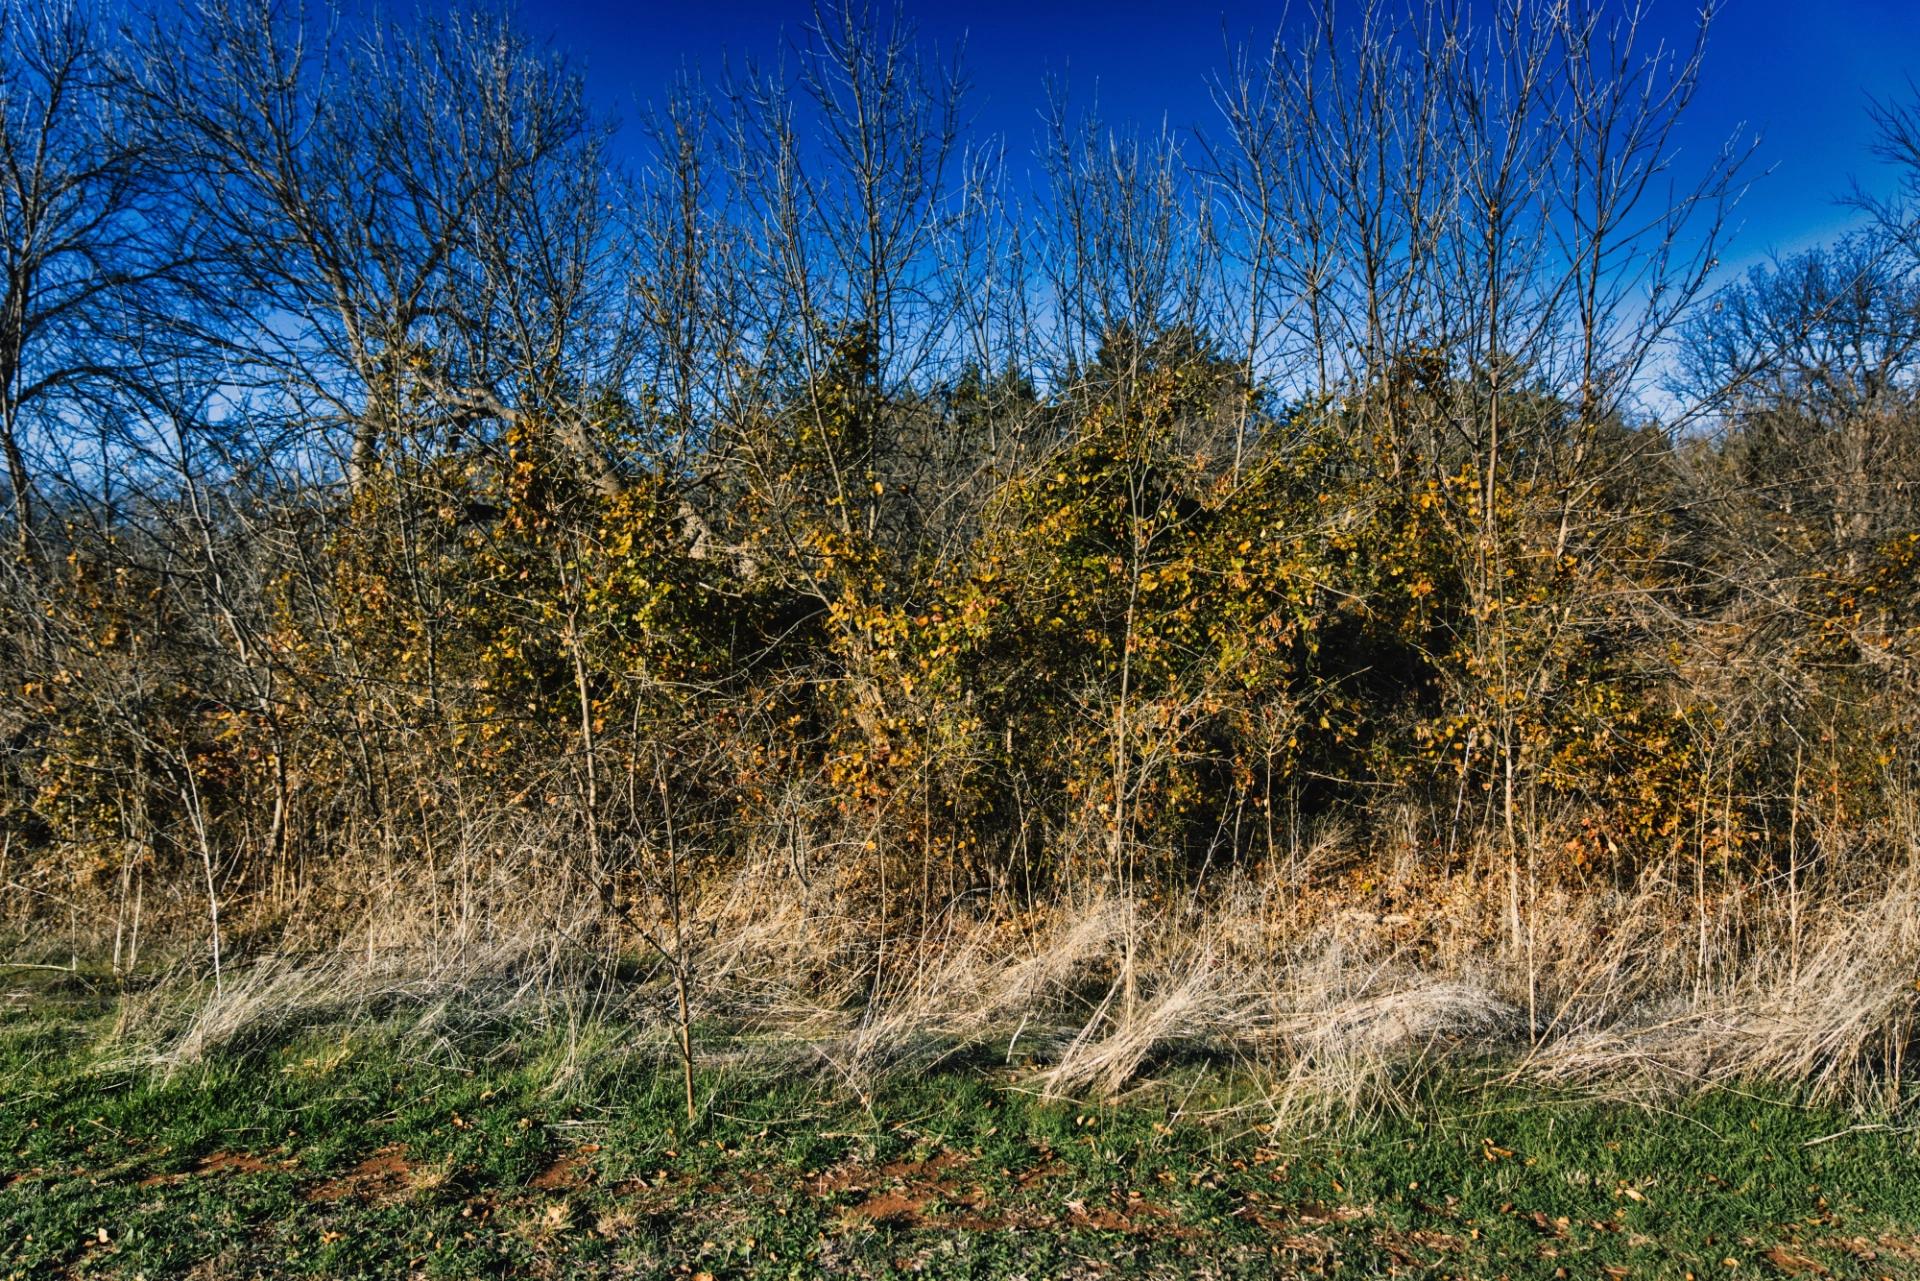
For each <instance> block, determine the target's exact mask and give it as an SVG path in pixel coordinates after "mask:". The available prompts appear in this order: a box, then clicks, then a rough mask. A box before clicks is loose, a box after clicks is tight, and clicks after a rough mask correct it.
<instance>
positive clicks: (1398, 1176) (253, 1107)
mask: <svg viewBox="0 0 1920 1281" xmlns="http://www.w3.org/2000/svg"><path fill="white" fill-rule="evenodd" d="M0 1008H4V1011H5V1012H4V1014H3V1015H0V1276H7V1277H22V1278H36V1279H37V1278H56V1277H126V1278H133V1277H146V1278H151V1279H157V1278H163V1277H206V1278H219V1279H222V1281H224V1279H225V1278H236V1277H292V1276H314V1277H329V1278H348V1277H405V1276H427V1277H458V1276H515V1277H519V1276H530V1277H574V1276H578V1277H600V1276H607V1277H666V1276H686V1277H714V1278H719V1277H789V1276H818V1275H833V1276H842V1275H845V1276H888V1275H894V1274H896V1273H918V1274H926V1275H936V1276H966V1277H1036V1278H1037V1277H1056V1276H1082V1275H1084V1276H1097V1275H1098V1276H1169V1277H1172V1276H1183V1277H1184V1276H1249V1277H1265V1276H1276V1275H1279V1276H1287V1275H1296V1274H1314V1275H1333V1274H1338V1275H1344V1276H1349V1277H1356V1278H1359V1277H1373V1276H1387V1275H1397V1276H1436V1277H1437V1276H1471V1277H1502V1276H1504V1277H1516V1278H1518V1277H1610V1276H1611V1277H1623V1276H1634V1277H1676V1278H1680V1277H1687V1276H1693V1277H1699V1278H1704V1277H1733V1276H1742V1275H1757V1276H1775V1275H1799V1276H1810V1277H1822V1276H1855V1277H1882V1276H1890V1277H1905V1276H1920V1143H1916V1136H1915V1135H1914V1134H1913V1133H1912V1132H1910V1131H1909V1130H1908V1129H1907V1128H1906V1127H1907V1123H1906V1122H1905V1121H1903V1120H1901V1119H1900V1118H1899V1117H1888V1116H1877V1115H1873V1114H1868V1113H1862V1112H1853V1111H1847V1110H1845V1109H1840V1108H1833V1107H1813V1106H1804V1105H1801V1104H1798V1103H1796V1102H1795V1101H1794V1100H1792V1099H1789V1098H1785V1097H1782V1096H1780V1095H1778V1094H1777V1093H1776V1094H1771V1095H1765V1094H1761V1093H1755V1094H1744V1093H1735V1092H1728V1091H1720V1092H1716V1093H1712V1094H1708V1095H1704V1096H1701V1097H1698V1098H1695V1099H1691V1100H1688V1101H1683V1102H1676V1103H1672V1104H1670V1105H1666V1106H1663V1107H1662V1108H1658V1109H1649V1108H1643V1107H1639V1106H1634V1105H1629V1104H1622V1103H1603V1102H1595V1101H1593V1100H1590V1099H1579V1098H1571V1097H1549V1096H1545V1095H1542V1094H1541V1093H1539V1092H1538V1091H1531V1092H1520V1091H1516V1090H1513V1089H1510V1088H1504V1087H1500V1086H1497V1085H1491V1084H1488V1083H1487V1082H1486V1081H1482V1080H1480V1079H1477V1078H1474V1077H1471V1076H1467V1075H1455V1076H1453V1077H1450V1078H1444V1079H1442V1080H1440V1081H1438V1082H1436V1083H1433V1084H1431V1085H1430V1086H1428V1087H1427V1088H1425V1089H1424V1090H1422V1091H1421V1092H1420V1093H1419V1094H1418V1096H1417V1097H1415V1098H1414V1099H1413V1100H1412V1101H1411V1103H1410V1104H1409V1106H1407V1107H1405V1108H1403V1109H1399V1110H1396V1111H1394V1112H1391V1113H1387V1114H1383V1115H1378V1116H1374V1117H1370V1118H1368V1119H1365V1120H1356V1121H1353V1122H1350V1123H1348V1124H1344V1125H1341V1126H1338V1127H1336V1128H1335V1129H1334V1130H1332V1131H1323V1132H1321V1133H1295V1132H1286V1131H1282V1130H1276V1129H1273V1128H1271V1127H1265V1126H1262V1125H1260V1124H1258V1123H1259V1122H1260V1121H1261V1119H1262V1117H1263V1113H1262V1111H1261V1110H1260V1108H1259V1107H1258V1106H1257V1104H1254V1103H1251V1102H1249V1097H1248V1096H1249V1090H1250V1087H1249V1086H1248V1084H1247V1083H1246V1082H1244V1081H1240V1082H1236V1081H1235V1079H1234V1078H1233V1077H1232V1075H1231V1074H1223V1073H1222V1072H1221V1071H1220V1070H1219V1069H1211V1070H1209V1071H1208V1072H1206V1073H1204V1074H1202V1073H1200V1072H1199V1070H1197V1069H1195V1070H1193V1071H1191V1072H1189V1073H1188V1074H1186V1075H1184V1076H1176V1077H1175V1078H1174V1079H1175V1080H1176V1081H1177V1082H1178V1084H1174V1085H1168V1086H1166V1087H1164V1088H1159V1089H1155V1090H1152V1091H1148V1092H1145V1093H1142V1094H1140V1095H1137V1096H1136V1097H1135V1098H1134V1099H1133V1100H1131V1101H1129V1102H1126V1103H1122V1104H1119V1105H1111V1106H1108V1105H1093V1104H1085V1103H1082V1104H1072V1103H1061V1102H1046V1101H1042V1100H1039V1099H1037V1098H1035V1097H1034V1096H1033V1095H1032V1094H1031V1093H1030V1092H1028V1091H1026V1090H1025V1089H1023V1082H1024V1080H1025V1079H1026V1078H1025V1074H1023V1073H1020V1072H1019V1071H1017V1070H1015V1069H1010V1068H1008V1067H1007V1066H1006V1065H1004V1064H1000V1063H997V1062H973V1063H969V1062H958V1061H956V1062H951V1063H950V1064H949V1065H947V1066H945V1067H943V1068H941V1069H939V1070H937V1071H934V1072H931V1073H923V1074H918V1075H914V1076H910V1077H902V1078H901V1079H898V1080H896V1081H894V1082H893V1083H892V1084H891V1085H889V1086H887V1087H885V1088H884V1089H883V1090H882V1092H881V1093H880V1094H879V1095H878V1096H876V1097H874V1098H872V1099H871V1100H870V1104H871V1106H866V1105H863V1104H862V1103H861V1102H859V1101H858V1100H857V1099H854V1098H852V1097H850V1096H849V1095H848V1093H847V1092H846V1091H845V1090H844V1089H835V1088H833V1087H831V1086H830V1085H828V1084H826V1083H824V1082H823V1081H822V1080H821V1079H819V1078H818V1077H817V1076H814V1075H812V1074H811V1073H808V1072H804V1071H791V1072H787V1073H784V1074H783V1073H778V1072H775V1071H773V1070H772V1069H769V1068H766V1067H752V1066H736V1067H731V1068H726V1069H722V1070H717V1071H716V1072H715V1073H714V1074H712V1075H710V1076H708V1077H706V1078H705V1079H703V1080H702V1081H701V1098H702V1100H703V1105H704V1106H703V1113H702V1116H701V1119H700V1121H699V1122H698V1124H696V1125H693V1126H689V1125H688V1124H687V1123H686V1119H685V1116H684V1113H683V1111H682V1102H681V1096H680V1082H679V1080H678V1078H677V1076H676V1075H675V1073H674V1070H673V1068H672V1065H671V1064H670V1063H662V1062H660V1061H658V1060H656V1059H653V1058H650V1057H648V1055H646V1054H641V1053H635V1052H633V1051H631V1050H627V1051H622V1050H619V1049H617V1048H614V1047H613V1038H611V1037H610V1036H609V1035H607V1034H605V1033H601V1034H599V1035H598V1036H597V1037H596V1038H592V1039H589V1040H588V1041H586V1042H579V1041H576V1042H575V1043H574V1044H573V1045H572V1046H571V1047H570V1046H569V1045H568V1044H567V1043H566V1040H565V1039H564V1038H562V1037H559V1036H557V1035H556V1034H554V1033H552V1032H550V1031H549V1032H542V1033H539V1034H538V1035H535V1034H531V1033H529V1034H527V1035H524V1036H521V1035H516V1029H514V1028H512V1027H500V1026H495V1027H492V1028H486V1029H481V1030H476V1031H472V1032H470V1033H469V1035H468V1037H467V1038H466V1039H465V1040H463V1041H462V1042H461V1043H460V1044H459V1045H458V1046H453V1047H449V1046H447V1045H444V1044H443V1045H439V1046H431V1045H426V1044H422V1043H418V1042H414V1041H407V1040H404V1039H401V1038H398V1037H396V1036H394V1035H392V1034H391V1033H389V1032H383V1031H382V1030H381V1029H380V1028H379V1027H378V1026H374V1025H367V1026H363V1027H361V1028H359V1029H358V1030H352V1031H342V1030H340V1029H318V1030H315V1029H309V1030H306V1031H303V1032H301V1033H298V1034H295V1035H290V1036H287V1037H283V1038H279V1039H275V1040H271V1041H267V1042H264V1043H256V1044H253V1045H251V1046H248V1047H243V1048H241V1047H236V1048H232V1049H229V1050H226V1051H223V1052H222V1053H221V1054H219V1055H217V1056H214V1057H213V1058H212V1059H211V1060H210V1061H208V1062H205V1063H201V1064H197V1065H195V1066H192V1067H188V1068H181V1069H177V1070H176V1071H174V1072H173V1073H172V1074H171V1076H166V1075H162V1074H159V1073H156V1072H154V1071H152V1070H151V1069H148V1068H143V1067H116V1066H113V1064H112V1047H111V1043H110V1041H109V1039H108V1037H107V1033H108V1031H109V1029H110V1028H111V1025H112V1021H113V1017H114V1009H113V1005H112V1003H111V1001H110V1000H108V999H107V998H105V997H102V996H98V995H94V994H90V993H88V992H85V991H83V990H77V989H76V990H68V991H66V992H64V993H63V992H61V991H58V990H54V989H51V988H48V987H46V986H44V985H43V986H42V987H41V988H40V989H38V990H36V991H35V992H34V993H33V994H32V995H31V996H26V995H22V994H20V993H15V995H14V996H13V998H12V999H11V1000H10V1001H8V1002H7V1003H5V1004H4V1006H0ZM569 1064H570V1065H571V1066H572V1069H573V1070H572V1071H571V1072H569V1073H566V1074H565V1079H564V1081H563V1082H561V1083H559V1084H556V1082H555V1078H556V1074H557V1073H559V1069H560V1068H561V1066H562V1065H569Z"/></svg>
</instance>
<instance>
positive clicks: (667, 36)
mask: <svg viewBox="0 0 1920 1281" xmlns="http://www.w3.org/2000/svg"><path fill="white" fill-rule="evenodd" d="M884 2H885V0H883V3H884ZM1646 3H1647V4H1648V8H1649V14H1650V28H1651V29H1652V30H1656V31H1659V32H1661V33H1663V34H1669V35H1670V36H1671V37H1672V39H1674V40H1675V41H1679V42H1686V41H1688V40H1690V38H1691V34H1692V30H1693V24H1694V21H1695V16H1696V14H1697V11H1698V7H1699V6H1698V3H1697V0H1646ZM1284 8H1285V7H1284V5H1282V4H1278V3H1268V4H1250V3H1241V2H1240V0H1227V2H1223V0H1190V2H1187V3H1177V4H1169V3H1146V2H1144V0H1107V2H1106V3H1087V2H1085V0H1075V2H1071V3H1067V2H1060V0H1051V2H1050V0H1029V2H1028V3H1014V2H1012V0H990V2H987V3H973V4H951V3H949V4H941V3H929V2H928V0H908V2H907V5H906V12H907V15H908V17H909V19H910V20H911V21H912V22H913V23H914V24H915V25H916V26H917V28H918V29H919V31H920V34H921V36H922V38H923V39H925V40H928V41H930V42H932V43H933V44H935V45H937V46H939V47H941V48H943V49H951V48H952V47H953V46H954V45H955V44H956V42H958V41H961V40H964V41H965V53H966V57H965V66H966V68H967V71H968V73H969V77H970V79H971V81H972V84H973V92H972V94H971V97H970V108H971V113H972V116H973V120H974V123H975V127H976V129H977V130H983V131H986V132H989V133H997V134H1000V135H1003V136H1004V137H1005V138H1006V139H1007V141H1008V143H1009V150H1010V151H1011V152H1013V153H1014V154H1016V155H1022V154H1027V153H1030V151H1031V149H1032V145H1033V141H1034V138H1035V136H1036V133H1037V130H1038V123H1039V116H1038V112H1039V108H1040V106H1041V103H1042V100H1043V84H1044V81H1045V78H1046V77H1047V76H1048V75H1049V74H1053V75H1064V76H1065V77H1066V78H1067V80H1068V82H1069V84H1070V85H1071V86H1072V89H1073V96H1074V98H1075V99H1076V101H1078V102H1080V103H1083V104H1084V103H1085V102H1087V101H1088V100H1089V99H1090V98H1091V97H1092V96H1093V94H1094V93H1095V92H1097V94H1098V98H1099V105H1100V108H1101V114H1102V116H1103V117H1105V118H1106V119H1108V120H1109V121H1111V122H1114V123H1120V122H1123V121H1130V122H1134V123H1138V124H1144V125H1151V126H1157V125H1158V124H1159V123H1160V122H1161V121H1162V120H1163V119H1164V120H1165V121H1166V122H1167V123H1169V124H1170V125H1172V126H1174V127H1175V128H1177V129H1185V128H1190V127H1193V126H1200V127H1202V128H1211V127H1212V126H1213V125H1214V123H1215V121H1216V117H1215V113H1214V110H1213V107H1212V104H1211V103H1210V101H1209V100H1208V96H1207V88H1206V78H1207V76H1208V74H1209V73H1210V72H1212V71H1214V70H1216V69H1218V68H1220V67H1222V66H1223V65H1224V64H1225V62H1226V54H1225V49H1226V45H1227V43H1228V42H1229V41H1233V42H1240V41H1244V40H1246V39H1248V38H1249V37H1251V38H1252V39H1253V40H1254V41H1256V42H1257V43H1259V44H1261V45H1262V46H1264V45H1265V44H1266V43H1267V42H1268V41H1270V40H1271V39H1272V36H1273V33H1274V31H1275V29H1276V27H1277V26H1278V25H1279V24H1280V23H1281V22H1282V21H1283V20H1284V18H1285V11H1284ZM521 12H522V18H523V21H524V22H525V24H526V26H527V27H528V28H529V29H530V30H531V31H532V32H533V33H534V34H536V35H544V36H551V37H552V38H553V39H554V41H555V43H556V44H558V45H559V46H560V47H562V48H564V49H566V50H567V51H568V52H569V53H570V54H571V55H572V56H573V57H575V58H576V59H577V60H578V61H579V62H580V63H581V64H583V65H584V67H585V69H586V71H587V74H588V82H589V84H590V85H591V87H592V89H593V91H594V93H595V95H596V96H597V97H599V98H600V99H601V100H602V101H603V102H604V103H606V104H607V105H609V106H617V105H621V104H625V103H631V102H633V101H635V100H638V101H642V102H644V101H647V100H649V99H657V98H658V97H659V96H660V95H661V93H662V91H663V89H664V87H665V85H666V84H667V82H668V79H669V78H670V77H671V76H672V75H673V73H674V72H675V70H676V69H677V68H679V67H680V66H682V65H687V66H691V67H694V68H698V69H701V70H703V71H705V72H707V73H709V74H712V73H714V72H716V71H717V70H718V69H719V67H720V66H721V64H722V61H723V59H725V58H727V57H731V58H733V59H734V60H735V61H736V62H737V61H738V60H739V59H741V58H743V57H746V56H752V57H756V58H760V59H763V60H764V59H768V58H770V57H772V56H773V55H774V54H776V53H777V52H778V51H779V50H780V49H781V47H782V46H783V43H786V42H790V41H791V40H793V39H794V38H795V37H796V35H797V34H798V32H799V30H800V29H801V28H802V27H803V26H804V25H805V23H806V22H807V20H808V17H809V14H810V13H811V7H810V5H809V4H808V3H807V2H806V0H789V2H787V3H776V2H774V0H755V2H753V3H701V2H700V0H677V2H674V3H659V2H658V0H544V2H539V3H536V2H534V0H527V3H526V4H525V6H524V7H523V9H522V11H521ZM1916 81H1920V0H1823V2H1816V3H1802V2H1800V0H1725V4H1724V8H1723V9H1722V11H1721V13H1720V14H1719V15H1718V16H1717V18H1716V19H1715V21H1714V25H1713V28H1712V34H1711V36H1710V39H1709V45H1708V56H1707V64H1706V74H1705V81H1704V84H1703V86H1702V90H1701V95H1700V98H1699V99H1698V100H1697V101H1696V102H1695V104H1694V107H1693V110H1692V111H1691V112H1690V114H1689V117H1688V123H1687V125H1686V127H1685V130H1684V133H1683V136H1682V137H1681V138H1680V147H1681V150H1680V155H1679V163H1680V167H1681V168H1682V169H1683V170H1684V169H1686V168H1688V167H1689V166H1688V165H1687V160H1688V157H1689V156H1690V155H1691V156H1693V157H1695V158H1696V159H1697V161H1698V162H1699V163H1701V164H1705V163H1706V162H1707V161H1709V160H1710V159H1711V158H1712V156H1713V154H1714V153H1715V152H1716V151H1717V150H1718V147H1719V145H1720V143H1721V141H1723V140H1724V139H1725V138H1726V137H1727V136H1728V135H1729V134H1731V133H1733V132H1735V131H1736V130H1738V129H1741V128H1743V127H1744V129H1745V130H1746V131H1747V132H1749V133H1758V134H1759V135H1760V138H1761V149H1760V152H1759V154H1758V156H1757V158H1756V159H1757V163H1756V164H1755V166H1754V168H1753V170H1752V172H1751V177H1752V178H1753V184H1752V187H1751V189H1750V191H1749V193H1748V195H1747V197H1746V199H1745V200H1743V201H1742V203H1741V206H1740V209H1739V212H1738V215H1737V221H1738V223H1739V225H1740V227H1741V232H1740V236H1739V238H1738V240H1737V241H1736V243H1735V244H1734V245H1733V246H1732V247H1731V248H1732V252H1731V253H1730V254H1728V255H1727V256H1726V261H1727V263H1728V265H1729V266H1732V265H1734V264H1737V263H1739V262H1743V261H1753V260H1754V259H1756V258H1758V257H1761V256H1764V255H1766V254H1767V253H1769V252H1773V251H1791V250H1793V249H1796V248H1800V247H1803V246H1805V245H1808V244H1812V243H1815V242H1817V241H1820V240H1823V239H1826V238H1828V237H1830V236H1831V235H1833V234H1834V233H1835V232H1836V231H1838V230H1840V229H1841V228H1842V227H1843V226H1844V225H1845V224H1846V222H1847V221H1848V219H1849V215H1848V213H1847V212H1846V211H1845V210H1843V209H1840V208H1838V207H1836V205H1835V201H1834V197H1835V196H1836V195H1837V194H1838V193H1839V192H1841V191H1842V190H1843V189H1844V188H1845V187H1846V185H1847V183H1848V182H1849V180H1850V179H1852V178H1855V177H1857V178H1859V179H1860V180H1862V182H1863V183H1866V184H1867V185H1869V186H1880V187H1884V186H1885V180H1884V178H1883V177H1882V175H1881V174H1879V173H1878V172H1876V169H1877V166H1876V165H1875V163H1874V161H1873V158H1872V156H1871V155H1870V153H1869V150H1868V148H1869V144H1870V142H1871V139H1872V129H1871V126H1870V124H1869V122H1868V120H1867V116H1866V104H1867V100H1868V95H1869V94H1872V95H1877V96H1880V97H1888V96H1900V95H1904V94H1912V93H1915V92H1920V90H1916V89H1915V88H1913V83H1914V82H1916ZM1763 171H1765V172H1763Z"/></svg>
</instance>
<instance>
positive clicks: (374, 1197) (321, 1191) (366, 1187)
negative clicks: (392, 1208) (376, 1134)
mask: <svg viewBox="0 0 1920 1281" xmlns="http://www.w3.org/2000/svg"><path fill="white" fill-rule="evenodd" d="M413 1185H414V1166H413V1163H412V1162H410V1161H408V1160H407V1149H406V1146H405V1145H404V1144H393V1145H391V1146H389V1147H384V1148H381V1149H380V1150H379V1151H378V1152H375V1153H374V1154H373V1155H372V1156H370V1157H368V1158H367V1159H366V1160H364V1161H362V1162H361V1163H360V1164H359V1165H356V1166H354V1167H353V1169H351V1170H349V1171H348V1172H347V1173H345V1174H343V1175H341V1176H340V1177H339V1178H336V1179H328V1180H327V1181H326V1182H325V1183H322V1184H321V1185H319V1186H318V1187H316V1188H314V1189H313V1190H312V1191H310V1192H308V1193H307V1200H309V1201H341V1200H345V1199H346V1198H348V1197H357V1198H359V1199H360V1200H363V1201H398V1200H401V1199H403V1198H404V1197H405V1196H406V1195H407V1194H408V1193H409V1192H411V1191H412V1190H413Z"/></svg>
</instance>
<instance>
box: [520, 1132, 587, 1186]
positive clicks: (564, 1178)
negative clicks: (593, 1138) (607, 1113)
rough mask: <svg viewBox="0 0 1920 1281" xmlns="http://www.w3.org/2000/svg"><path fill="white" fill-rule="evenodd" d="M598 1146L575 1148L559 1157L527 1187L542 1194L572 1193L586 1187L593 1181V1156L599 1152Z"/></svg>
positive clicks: (535, 1176)
mask: <svg viewBox="0 0 1920 1281" xmlns="http://www.w3.org/2000/svg"><path fill="white" fill-rule="evenodd" d="M599 1150H600V1147H599V1145H598V1144H592V1145H590V1146H588V1147H583V1148H575V1149H574V1150H573V1151H571V1152H564V1153H562V1154H561V1155H560V1156H559V1157H557V1158H556V1159H555V1160H554V1162H553V1164H552V1165H550V1166H548V1167H547V1168H546V1169H544V1170H542V1171H541V1172H540V1173H539V1174H536V1175H534V1177H533V1181H532V1182H531V1183H530V1184H528V1185H527V1186H529V1187H532V1188H536V1189H538V1190H539V1191H541V1192H570V1191H572V1190H573V1189H575V1188H579V1187H584V1186H585V1185H586V1184H588V1183H591V1182H592V1181H593V1162H592V1154H593V1153H595V1152H598V1151H599Z"/></svg>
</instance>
